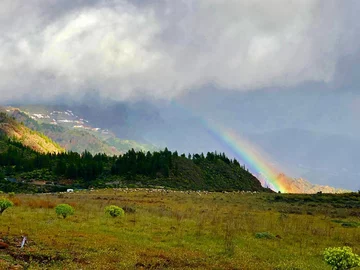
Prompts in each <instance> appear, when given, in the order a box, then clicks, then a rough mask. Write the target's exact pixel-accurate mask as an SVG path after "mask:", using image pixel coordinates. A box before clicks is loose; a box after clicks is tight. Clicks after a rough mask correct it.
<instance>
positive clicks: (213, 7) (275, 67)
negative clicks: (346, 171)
mask: <svg viewBox="0 0 360 270" xmlns="http://www.w3.org/2000/svg"><path fill="white" fill-rule="evenodd" d="M359 11H360V3H359V2H358V1H356V0H347V1H337V0H301V1H288V0H269V1H262V0H252V1H247V0H236V1H235V0H234V1H232V0H229V1H220V0H197V1H191V0H183V1H170V0H158V1H144V0H136V1H127V0H86V1H84V0H61V1H60V0H33V1H25V0H2V1H1V2H0V30H1V33H2V34H1V36H0V91H1V96H2V99H3V100H4V101H12V100H14V99H19V100H21V99H22V98H23V97H24V96H25V95H26V96H27V95H29V93H31V96H32V97H34V96H36V99H37V100H39V99H41V100H53V99H56V98H58V96H61V95H65V96H71V98H73V99H81V98H83V97H84V96H86V95H87V93H88V92H89V91H98V92H99V93H100V95H101V97H104V98H109V99H112V100H118V101H127V100H138V99H166V100H171V99H174V98H175V99H176V98H178V97H179V96H180V97H181V96H183V95H185V94H187V93H189V92H191V91H193V90H194V89H199V88H202V87H203V86H206V85H209V84H211V85H215V86H216V87H218V88H219V89H226V90H229V89H230V90H233V91H254V90H255V91H256V90H257V89H259V88H265V87H281V88H291V87H293V86H296V85H298V84H301V83H303V82H309V81H310V82H320V83H324V84H326V85H327V86H329V87H337V88H341V87H343V86H346V88H352V87H355V86H359V80H360V79H359V78H357V76H356V74H357V71H358V70H359V64H358V63H359V61H358V60H359V44H360V42H359V41H360V40H359V39H360V38H359V35H357V33H359V25H360V24H359V22H358V18H357V15H358V14H359Z"/></svg>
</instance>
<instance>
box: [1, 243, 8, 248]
mask: <svg viewBox="0 0 360 270" xmlns="http://www.w3.org/2000/svg"><path fill="white" fill-rule="evenodd" d="M8 247H9V245H8V244H6V243H4V242H0V249H6V248H8Z"/></svg>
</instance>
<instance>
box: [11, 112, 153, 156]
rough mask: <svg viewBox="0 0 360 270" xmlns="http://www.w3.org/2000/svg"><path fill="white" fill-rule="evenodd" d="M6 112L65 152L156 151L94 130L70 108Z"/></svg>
mask: <svg viewBox="0 0 360 270" xmlns="http://www.w3.org/2000/svg"><path fill="white" fill-rule="evenodd" d="M6 112H7V113H8V114H9V115H10V116H12V117H14V118H15V119H16V120H17V121H19V122H22V123H24V124H25V125H26V126H28V127H29V128H32V129H34V130H37V131H39V132H42V133H44V134H45V135H46V136H48V137H50V138H51V139H53V140H54V141H56V142H57V143H58V144H60V145H61V146H62V147H64V148H65V149H66V150H69V151H75V152H80V153H81V152H84V151H85V150H87V151H89V152H90V153H93V154H96V153H106V154H108V155H119V154H121V153H123V152H126V151H127V150H129V149H132V148H133V149H135V150H142V151H154V150H155V149H157V148H156V147H154V146H152V145H147V144H141V143H138V142H136V141H134V140H123V139H120V138H118V137H116V136H115V134H114V133H112V132H111V131H109V130H107V129H102V128H98V127H93V126H91V124H90V123H89V121H88V120H86V119H83V118H81V117H79V116H77V115H75V114H74V113H73V112H72V111H71V110H69V109H68V108H67V107H61V106H24V107H20V108H15V107H6Z"/></svg>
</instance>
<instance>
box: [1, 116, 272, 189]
mask: <svg viewBox="0 0 360 270" xmlns="http://www.w3.org/2000/svg"><path fill="white" fill-rule="evenodd" d="M15 123H16V122H15ZM0 146H1V148H2V149H3V150H2V151H1V153H0V168H1V170H0V174H3V175H4V177H6V178H9V179H15V184H14V183H12V184H11V185H10V183H7V182H6V181H5V182H4V181H3V180H1V179H0V180H1V181H0V182H1V183H0V184H1V185H0V187H1V189H2V190H3V191H7V192H10V191H15V192H18V191H19V188H21V191H24V187H23V186H22V187H20V186H17V185H16V183H17V184H21V185H22V183H24V182H25V183H26V184H27V185H30V186H31V187H32V188H31V190H32V191H33V190H34V189H33V187H34V186H38V188H37V191H54V190H59V189H60V190H61V188H62V189H64V188H65V186H67V187H74V186H76V187H82V188H87V187H89V186H97V187H105V186H115V187H118V186H132V187H154V186H162V187H167V188H174V189H182V190H208V191H237V190H244V191H269V190H268V189H265V188H263V187H262V186H261V184H260V182H259V180H258V179H257V178H256V177H255V176H253V175H252V174H251V173H249V172H248V171H246V170H245V169H244V168H243V167H241V166H240V164H239V163H238V162H237V161H236V160H230V159H228V158H227V157H226V156H225V155H224V154H216V153H208V154H207V155H206V157H204V155H203V154H201V155H198V154H195V155H193V156H188V157H186V156H185V155H184V154H183V155H181V156H179V155H178V153H177V152H171V151H169V150H168V149H165V150H163V151H159V152H152V153H151V152H147V153H144V152H142V151H139V152H136V151H135V150H133V149H132V150H130V151H128V152H127V153H124V154H123V155H120V156H107V155H105V154H96V155H92V154H91V153H89V152H88V151H85V152H84V153H82V154H79V153H76V152H64V153H60V154H58V155H51V154H45V153H44V152H41V151H37V149H34V150H35V151H34V150H33V149H32V148H29V147H25V146H24V145H22V144H21V142H20V141H19V142H12V141H11V140H9V139H8V137H6V136H4V137H3V138H2V139H1V143H0ZM48 153H49V152H48ZM0 178H1V177H0ZM30 186H29V187H30Z"/></svg>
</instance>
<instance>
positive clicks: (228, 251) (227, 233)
mask: <svg viewBox="0 0 360 270" xmlns="http://www.w3.org/2000/svg"><path fill="white" fill-rule="evenodd" d="M275 196H279V195H278V194H259V193H258V194H250V193H227V194H223V193H197V192H189V193H188V192H180V191H177V192H172V191H164V190H163V191H161V190H151V191H147V190H131V189H130V190H126V189H122V190H113V189H108V190H95V191H91V192H90V191H82V192H78V193H73V194H68V193H66V194H54V195H45V194H43V195H39V194H36V195H15V197H13V198H11V199H12V200H13V201H14V203H15V205H17V206H15V207H12V208H11V209H7V210H6V211H5V212H4V213H3V215H2V216H1V217H0V239H2V240H3V241H4V242H6V243H8V244H9V245H10V248H9V249H4V250H0V269H3V268H5V269H6V267H9V266H11V265H15V264H21V265H23V266H25V267H28V268H27V269H274V270H275V269H284V270H285V269H330V267H328V266H327V265H326V263H325V262H324V261H323V257H322V252H323V250H324V249H325V248H327V247H335V246H344V245H347V246H350V247H352V248H353V251H354V252H355V253H357V254H359V253H360V247H359V244H358V243H359V242H360V230H359V228H357V227H352V226H347V227H346V226H342V224H346V223H356V222H358V221H359V218H358V216H356V213H359V212H360V209H359V208H352V209H349V208H344V207H339V208H336V207H334V206H333V205H332V203H331V201H330V200H329V201H327V203H318V204H316V203H315V204H314V202H305V203H304V202H301V203H299V204H298V203H296V204H294V203H293V204H292V203H288V202H284V201H283V200H281V199H280V200H279V199H275ZM280 196H283V195H280ZM284 196H286V197H287V198H293V199H296V198H297V199H298V201H301V198H302V197H301V196H303V195H291V196H290V195H284ZM344 196H348V195H344ZM346 198H348V197H346ZM352 198H353V199H354V200H359V199H360V197H359V196H358V197H356V196H355V197H352ZM59 203H67V204H70V205H72V206H73V207H74V209H75V214H74V215H73V216H70V217H68V218H67V219H65V220H64V219H61V218H58V217H57V216H56V213H55V210H54V209H53V207H54V206H55V205H57V204H59ZM345 203H348V199H346V202H345ZM108 205H118V206H120V207H124V208H125V209H126V207H127V208H128V209H132V210H134V209H135V212H134V211H132V213H129V212H128V213H125V217H123V218H111V217H109V216H107V215H105V214H104V209H105V207H106V206H108ZM125 206H126V207H125ZM295 210H296V211H295ZM310 212H311V214H310ZM265 234H266V235H270V236H272V237H259V235H260V236H263V235H265ZM24 235H26V236H27V237H28V242H27V244H26V245H25V248H24V249H20V248H19V247H18V245H19V244H20V242H21V239H22V236H24ZM0 241H1V240H0Z"/></svg>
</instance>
